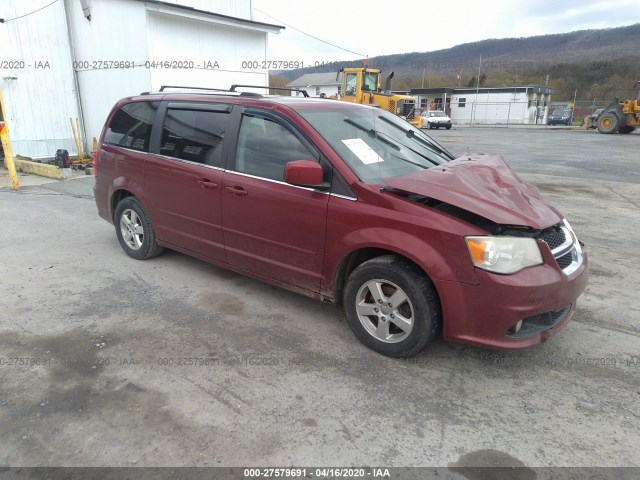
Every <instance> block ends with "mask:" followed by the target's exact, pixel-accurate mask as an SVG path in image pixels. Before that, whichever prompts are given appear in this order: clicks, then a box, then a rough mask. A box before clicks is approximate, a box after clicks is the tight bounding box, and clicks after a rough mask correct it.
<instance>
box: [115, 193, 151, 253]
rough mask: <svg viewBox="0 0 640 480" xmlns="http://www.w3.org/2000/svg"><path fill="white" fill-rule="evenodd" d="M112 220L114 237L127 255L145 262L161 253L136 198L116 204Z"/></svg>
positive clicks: (144, 213)
mask: <svg viewBox="0 0 640 480" xmlns="http://www.w3.org/2000/svg"><path fill="white" fill-rule="evenodd" d="M114 220H115V222H114V223H115V226H116V236H117V237H118V241H119V242H120V246H121V247H122V249H123V250H124V251H125V252H126V253H127V255H129V256H130V257H132V258H135V259H136V260H147V259H148V258H152V257H155V256H157V255H160V254H161V253H162V250H163V249H162V247H161V246H159V245H158V243H157V242H156V235H155V232H154V230H153V225H151V220H150V219H149V216H148V215H147V212H146V211H145V209H144V207H143V206H142V203H140V200H138V199H137V198H136V197H126V198H124V199H123V200H121V201H120V203H118V206H117V207H116V211H115V214H114Z"/></svg>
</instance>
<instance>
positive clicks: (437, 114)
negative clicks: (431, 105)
mask: <svg viewBox="0 0 640 480" xmlns="http://www.w3.org/2000/svg"><path fill="white" fill-rule="evenodd" d="M440 127H444V128H446V129H447V130H449V129H450V128H451V119H450V118H449V116H448V115H447V114H446V113H444V112H443V111H442V110H425V111H424V112H422V128H429V129H431V128H440Z"/></svg>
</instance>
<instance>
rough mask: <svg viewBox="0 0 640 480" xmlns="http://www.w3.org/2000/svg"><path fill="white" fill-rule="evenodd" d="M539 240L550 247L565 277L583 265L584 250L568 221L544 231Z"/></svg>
mask: <svg viewBox="0 0 640 480" xmlns="http://www.w3.org/2000/svg"><path fill="white" fill-rule="evenodd" d="M539 238H540V240H542V241H543V242H545V243H546V244H547V245H549V249H550V250H551V253H552V254H553V258H555V260H556V263H557V264H558V267H560V270H562V272H563V273H564V274H565V275H571V274H572V273H573V272H575V271H576V270H577V269H578V267H579V266H580V265H582V248H581V247H580V243H579V242H578V239H577V237H576V236H575V234H574V233H573V230H571V227H570V226H569V223H568V222H567V221H566V220H563V221H562V222H561V223H559V224H558V225H555V226H554V227H552V228H549V229H547V230H545V231H543V232H542V235H540V237H539Z"/></svg>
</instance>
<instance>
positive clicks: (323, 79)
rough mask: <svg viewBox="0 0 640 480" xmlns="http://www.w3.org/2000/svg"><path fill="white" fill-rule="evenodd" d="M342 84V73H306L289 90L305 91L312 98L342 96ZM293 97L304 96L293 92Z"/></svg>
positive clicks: (289, 86)
mask: <svg viewBox="0 0 640 480" xmlns="http://www.w3.org/2000/svg"><path fill="white" fill-rule="evenodd" d="M341 83H342V73H331V72H329V73H305V74H304V75H302V76H301V77H299V78H297V79H295V80H294V81H293V82H291V83H290V84H289V85H287V87H288V88H299V89H301V90H305V91H306V92H307V93H308V94H309V96H310V97H319V96H320V95H321V94H323V93H324V94H325V95H326V96H327V97H330V96H332V95H339V94H340V85H341ZM291 95H294V96H295V95H298V96H300V95H302V93H300V92H291Z"/></svg>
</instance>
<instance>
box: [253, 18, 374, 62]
mask: <svg viewBox="0 0 640 480" xmlns="http://www.w3.org/2000/svg"><path fill="white" fill-rule="evenodd" d="M253 9H254V10H255V11H256V12H260V13H261V14H263V15H266V16H267V17H269V18H273V19H274V20H275V21H276V22H278V23H282V24H283V25H285V26H287V27H289V28H291V29H293V30H295V31H296V32H300V33H301V34H303V35H306V36H307V37H311V38H313V39H314V40H318V41H319V42H322V43H326V44H327V45H331V46H332V47H335V48H339V49H340V50H344V51H345V52H349V53H354V54H356V55H359V56H361V57H367V56H368V55H365V54H364V53H358V52H354V51H353V50H348V49H346V48H342V47H339V46H338V45H335V44H333V43H330V42H327V41H326V40H322V39H321V38H318V37H314V36H313V35H311V34H309V33H307V32H303V31H302V30H299V29H297V28H296V27H293V26H291V25H289V24H287V23H285V22H283V21H282V20H278V19H277V18H276V17H273V16H271V15H269V14H268V13H265V12H263V11H262V10H258V9H257V8H255V7H253Z"/></svg>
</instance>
